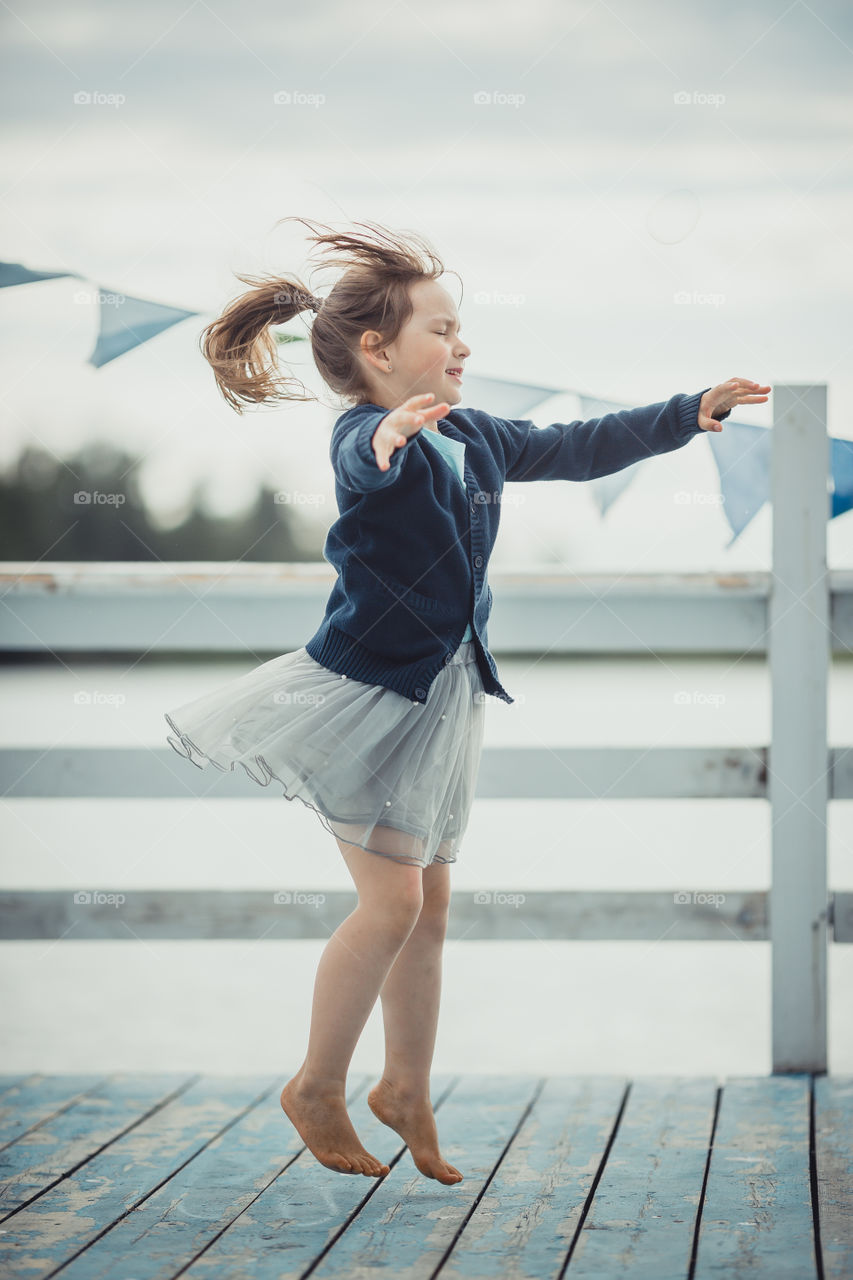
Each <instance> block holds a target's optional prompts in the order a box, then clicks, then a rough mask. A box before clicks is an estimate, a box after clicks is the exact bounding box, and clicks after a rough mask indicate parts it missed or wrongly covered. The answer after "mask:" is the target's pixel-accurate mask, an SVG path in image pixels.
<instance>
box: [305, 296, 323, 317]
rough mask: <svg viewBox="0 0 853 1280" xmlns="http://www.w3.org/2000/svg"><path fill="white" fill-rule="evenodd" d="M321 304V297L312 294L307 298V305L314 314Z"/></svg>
mask: <svg viewBox="0 0 853 1280" xmlns="http://www.w3.org/2000/svg"><path fill="white" fill-rule="evenodd" d="M322 305H323V299H322V298H315V297H313V296H312V297H311V298H309V299H308V306H309V307H310V308H311V310H312V311H313V312H314V314H315V315H316V314H317V312H318V311H319V310H320V308H321V307H322Z"/></svg>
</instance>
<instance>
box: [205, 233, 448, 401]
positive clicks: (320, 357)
mask: <svg viewBox="0 0 853 1280" xmlns="http://www.w3.org/2000/svg"><path fill="white" fill-rule="evenodd" d="M280 221H281V222H288V221H295V222H301V223H304V225H305V226H307V227H309V228H311V229H313V228H314V227H316V226H319V227H322V226H323V224H322V223H311V222H309V220H308V219H306V218H292V219H291V218H282V219H280ZM354 225H355V226H356V227H364V228H366V232H367V234H359V233H351V232H336V231H333V230H331V228H329V227H325V229H324V230H322V231H319V232H315V233H314V234H313V235H312V236H311V237H310V238H311V239H312V240H314V241H315V243H316V244H318V245H320V246H323V249H324V252H326V253H327V256H326V259H325V264H324V265H336V266H343V267H344V268H345V270H344V273H343V275H342V276H341V277H340V279H339V280H338V281H337V282H336V283H335V285H334V286H333V288H332V290H331V292H330V293H329V296H328V297H327V298H326V299H325V300H322V299H320V298H315V296H314V294H313V293H312V292H311V290H310V289H309V288H307V287H306V286H305V285H304V284H303V283H302V282H301V281H300V280H299V279H297V278H296V277H287V276H258V277H253V276H244V275H240V274H239V273H237V272H235V275H237V279H238V280H242V281H243V283H244V284H248V285H251V286H252V287H251V289H250V290H249V292H248V293H243V294H240V296H239V297H237V298H235V299H234V300H233V301H232V302H231V303H229V305H228V306H227V307H226V309H225V310H224V311H223V313H222V315H221V316H219V317H218V319H216V320H214V321H212V323H211V324H209V325H207V326H206V328H205V329H204V330H203V331H202V334H201V350H202V353H203V355H204V357H205V359H206V360H207V361H208V362H209V364H210V365H211V367H212V369H213V373H214V376H215V378H216V382H217V385H218V387H219V390H220V391H221V392H222V395H223V396H224V397H225V399H226V400H227V402H228V403H229V404H230V405H231V407H232V408H233V409H235V410H236V411H237V412H238V413H242V412H243V408H242V405H243V403H246V404H263V403H266V402H271V401H275V400H316V399H317V397H316V396H312V395H300V394H298V392H296V391H294V390H292V389H291V388H292V387H293V386H294V385H295V384H296V381H297V380H296V379H295V378H292V377H286V376H282V375H281V371H280V370H279V368H278V363H277V359H276V352H277V348H278V343H277V342H276V340H275V338H274V336H273V335H272V334H271V333H270V325H278V324H285V323H286V321H288V320H290V319H292V318H293V316H295V315H298V314H299V313H300V312H302V311H305V310H308V309H311V310H313V311H315V312H316V315H315V318H314V323H313V325H312V326H311V352H312V354H313V356H314V361H315V363H316V365H317V368H318V370H319V372H320V375H321V377H322V378H323V381H324V382H325V383H326V384H327V385H328V386H329V387H330V388H331V390H332V391H334V392H336V393H337V394H338V395H339V396H340V397H341V398H342V400H343V401H344V402H345V403H349V404H350V405H354V404H360V403H367V402H369V401H370V398H371V391H370V389H369V388H368V386H367V384H366V382H365V378H364V374H363V371H362V368H361V365H360V363H359V360H358V354H359V352H360V350H361V336H362V334H363V333H364V332H365V331H366V330H368V329H375V330H377V332H379V333H380V334H382V341H381V343H379V344H377V345H379V346H384V345H385V344H386V343H390V342H393V341H394V339H395V338H396V337H397V335H398V334H399V332H400V330H401V329H402V327H403V325H404V324H405V323H406V321H407V320H408V319H409V318H410V316H411V315H412V312H413V310H414V308H413V306H412V301H411V298H410V296H409V286H410V285H411V284H413V283H414V282H415V281H417V280H435V279H437V278H438V277H439V276H440V275H442V274H443V272H444V269H445V268H444V264H443V263H442V261H441V259H440V258H439V256H438V254H437V253H436V252H435V250H434V249H433V248H432V246H431V245H430V244H429V243H428V241H426V240H425V239H424V238H423V237H422V236H419V235H417V234H416V233H415V232H409V233H408V234H404V233H397V234H394V233H393V232H390V231H388V230H387V229H385V228H383V227H380V226H378V225H377V224H376V223H368V222H357V223H355V224H354ZM453 274H456V273H455V272H454V273H453Z"/></svg>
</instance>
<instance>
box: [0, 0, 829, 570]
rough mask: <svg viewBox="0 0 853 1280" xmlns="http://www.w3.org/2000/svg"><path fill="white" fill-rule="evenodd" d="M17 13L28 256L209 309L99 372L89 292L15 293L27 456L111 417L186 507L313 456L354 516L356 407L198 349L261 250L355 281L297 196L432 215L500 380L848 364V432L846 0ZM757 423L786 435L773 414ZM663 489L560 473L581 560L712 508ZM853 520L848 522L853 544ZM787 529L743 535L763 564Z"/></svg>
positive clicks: (8, 180)
mask: <svg viewBox="0 0 853 1280" xmlns="http://www.w3.org/2000/svg"><path fill="white" fill-rule="evenodd" d="M2 23H3V45H4V49H5V55H4V59H5V67H4V74H3V78H2V82H0V94H1V95H2V101H3V106H4V115H5V123H6V127H5V129H4V131H3V135H2V140H0V156H2V161H3V165H2V168H3V174H4V179H3V191H2V202H0V217H2V220H3V241H4V248H3V252H2V257H3V258H5V259H6V260H10V261H18V262H23V263H24V264H25V265H27V266H28V267H31V268H34V269H38V270H51V269H56V270H67V271H74V272H79V273H81V274H82V275H84V276H85V277H86V278H87V279H88V280H90V281H92V282H95V283H98V284H100V285H101V286H102V287H104V288H106V289H110V290H115V291H119V292H126V293H129V294H135V295H138V296H141V297H150V298H153V299H157V300H160V301H163V302H166V303H169V304H173V305H176V306H182V307H187V308H191V309H197V310H199V311H201V312H202V313H203V315H202V316H200V317H198V318H193V319H191V320H189V321H187V322H185V323H184V324H181V325H179V326H177V327H176V328H175V329H173V330H171V331H170V332H168V333H166V334H163V335H161V336H160V337H159V338H157V339H155V340H153V341H152V342H149V343H147V344H145V345H144V346H143V347H141V348H139V349H138V350H136V351H134V352H131V353H128V354H127V355H125V356H122V357H120V358H119V359H117V360H115V361H114V362H112V363H111V364H110V365H107V366H105V367H104V368H103V369H100V370H95V369H93V368H92V367H91V366H89V365H87V364H86V359H87V356H88V354H89V353H90V351H91V348H92V345H93V342H94V338H95V332H96V317H95V312H94V308H93V307H92V305H91V304H86V303H85V302H79V301H77V300H76V299H77V295H78V293H79V289H80V282H79V281H57V282H51V283H44V284H39V285H36V286H26V287H22V288H17V289H8V290H4V291H2V294H0V325H2V338H3V351H4V360H3V383H4V392H3V401H2V405H3V410H2V411H3V438H4V443H3V451H2V458H3V460H7V459H8V458H9V457H10V456H12V455H13V454H14V452H15V451H16V450H17V448H18V447H20V444H21V443H22V442H23V441H26V440H33V441H41V442H42V443H43V444H45V445H46V446H48V447H50V448H52V449H53V450H55V451H56V452H57V453H58V454H60V455H66V454H67V453H68V452H69V451H70V450H71V449H72V448H73V447H74V446H75V445H77V444H78V443H79V442H80V441H81V440H83V439H86V438H88V437H90V436H91V435H93V434H96V435H101V436H105V437H108V438H114V439H116V440H118V441H120V442H121V443H123V444H126V445H127V446H129V447H132V448H137V449H139V450H140V451H142V452H145V453H146V457H147V463H146V491H147V492H149V494H150V496H151V499H152V501H153V502H154V503H155V504H156V505H157V506H158V507H159V508H160V509H161V510H162V511H163V512H167V513H168V512H171V513H172V514H173V515H174V514H175V513H177V511H178V510H179V508H180V505H181V502H182V501H184V500H185V497H186V494H187V492H188V489H189V486H190V485H191V484H192V482H193V480H194V479H196V478H198V477H199V476H209V477H210V482H211V502H212V503H213V504H218V505H219V507H220V508H221V509H227V508H229V507H235V506H239V505H240V503H241V502H242V501H244V500H245V498H246V496H247V494H248V493H249V492H250V490H251V486H252V485H253V483H254V481H255V478H256V477H257V476H258V475H272V476H274V477H276V478H277V479H278V480H279V482H281V483H283V477H284V476H285V475H286V476H287V478H288V480H289V482H290V483H294V476H298V483H300V484H303V485H304V486H305V487H306V488H309V489H310V488H312V487H313V488H314V489H316V490H318V491H319V492H322V493H323V494H324V495H325V496H324V502H325V503H326V508H327V509H326V510H325V511H324V510H323V508H322V505H320V506H319V508H318V510H317V513H316V519H317V520H318V521H319V522H320V523H321V524H322V523H323V522H325V523H326V524H328V523H329V521H330V520H331V519H332V518H334V512H333V511H329V510H328V502H329V497H330V495H331V493H332V490H331V488H330V476H329V464H328V455H327V447H328V428H329V426H330V425H331V423H332V422H333V421H334V418H335V416H336V415H335V413H334V412H333V411H332V410H331V409H330V408H329V407H323V406H321V407H319V408H317V407H303V406H298V407H295V408H289V409H284V410H276V411H273V412H270V411H264V412H263V413H261V414H254V415H253V414H251V413H247V414H246V415H245V416H244V417H242V418H240V417H238V416H237V415H236V414H234V413H233V412H232V411H231V410H230V409H228V407H227V406H226V405H224V403H223V402H222V401H221V400H220V398H219V397H218V394H217V392H216V390H215V386H214V384H213V379H212V375H211V374H210V371H209V369H208V368H207V366H206V364H205V363H204V361H203V360H202V358H201V356H200V355H199V352H198V346H197V343H198V331H199V329H200V327H201V325H202V324H203V323H204V322H206V320H207V319H208V318H209V315H210V314H214V313H216V312H217V311H218V309H219V308H220V307H221V306H222V305H223V304H224V302H225V301H227V300H228V299H229V298H230V297H232V296H233V295H234V293H235V292H237V291H239V290H240V289H241V288H242V285H241V284H240V282H239V281H237V280H236V279H235V277H234V274H233V273H234V272H235V271H241V272H256V271H269V270H282V271H284V272H292V271H295V272H297V273H298V274H300V275H302V276H303V278H307V279H308V281H309V283H311V284H312V285H313V286H314V288H315V290H316V291H317V292H320V293H322V292H324V291H326V290H327V289H328V287H329V286H330V285H331V282H332V279H333V277H332V276H330V275H329V274H328V273H324V272H320V271H314V273H313V274H311V266H312V262H315V261H316V259H315V258H311V257H309V250H310V245H309V242H308V241H307V240H306V239H305V234H304V230H303V229H302V228H300V227H299V226H298V224H289V225H285V226H283V227H281V226H279V227H276V226H275V222H276V220H277V219H279V218H281V217H283V216H285V215H288V214H298V215H302V216H306V217H309V218H317V219H319V220H321V221H325V222H332V223H333V224H335V225H336V226H339V227H343V226H345V225H347V224H348V223H350V222H352V221H356V220H361V219H367V220H372V221H377V222H381V223H384V224H386V225H388V226H390V227H392V228H397V229H416V230H418V231H419V232H421V233H422V234H424V235H426V236H427V237H428V238H429V239H430V240H431V241H432V243H433V244H434V245H435V246H436V248H437V249H438V251H439V252H440V254H441V255H442V257H443V259H444V261H445V264H446V266H447V267H448V269H452V270H454V271H457V272H458V273H459V274H460V276H461V277H462V280H463V283H464V292H462V291H461V290H460V288H459V284H458V281H457V280H456V277H455V276H452V275H451V276H449V277H448V278H447V279H446V281H445V283H446V284H447V286H448V288H449V289H450V291H451V293H453V295H454V297H455V298H456V299H457V302H458V304H459V306H460V314H461V317H462V333H463V336H464V337H465V338H466V340H467V342H468V343H469V345H470V346H471V348H472V356H471V358H470V360H469V362H468V363H469V368H470V369H471V370H472V371H473V372H478V373H482V374H485V375H488V374H494V375H497V376H501V377H508V378H517V379H518V380H520V381H535V382H542V383H545V384H548V385H555V386H558V387H565V388H567V389H579V390H582V391H585V392H588V393H590V394H595V395H600V396H603V397H612V398H614V399H617V400H622V401H624V402H626V403H631V404H644V403H649V402H651V401H655V400H662V399H665V398H667V397H668V396H669V395H671V394H673V393H674V392H676V391H685V392H693V391H697V390H701V389H702V388H704V387H706V386H710V385H713V384H714V383H716V382H720V381H723V380H724V379H725V378H727V377H730V376H732V375H734V374H737V375H741V376H744V377H749V378H755V379H757V380H760V381H761V382H769V383H771V384H779V383H784V382H791V383H810V382H823V383H826V384H827V385H828V389H829V393H828V394H829V426H830V430H831V431H832V433H833V434H834V435H840V436H846V437H850V438H853V373H851V360H853V324H851V318H853V316H852V315H851V313H853V307H851V297H853V288H852V287H851V286H853V231H851V228H853V200H851V168H853V138H851V121H853V109H851V108H853V103H851V92H850V86H851V84H853V13H851V10H850V7H849V6H847V5H844V4H843V3H818V4H806V3H802V0H795V3H793V4H790V5H788V6H786V5H785V4H784V2H782V3H779V4H770V3H758V4H753V5H751V6H750V7H749V8H744V7H743V6H735V5H733V4H719V3H718V4H713V5H712V4H710V3H708V4H706V5H705V6H701V7H700V6H692V7H683V8H680V7H679V8H677V7H673V6H672V5H668V4H667V5H665V4H663V3H652V2H649V0H639V2H638V3H633V4H627V3H625V0H613V2H611V0H607V2H606V3H605V2H604V0H588V2H580V3H572V0H560V2H556V0H555V2H554V3H549V2H547V0H528V3H526V4H524V5H522V6H519V5H517V4H515V3H512V4H509V3H494V2H492V3H483V4H476V3H474V4H472V3H469V4H466V5H464V6H463V5H459V4H448V3H445V2H444V0H433V3H432V4H430V5H429V6H428V7H425V6H423V5H420V4H416V3H415V2H414V0H411V2H405V0H395V2H392V3H387V4H386V3H383V2H382V0H379V2H378V3H376V4H365V3H359V2H358V0H342V2H341V3H327V2H325V3H324V2H323V0H319V2H318V3H315V4H304V3H303V4H299V5H296V4H292V3H275V4H272V3H269V2H268V0H257V2H256V3H254V4H252V5H245V4H235V3H221V2H217V3H206V2H205V0H194V2H192V3H188V4H184V3H177V4H166V3H158V0H153V2H150V3H147V4H146V5H145V6H142V5H138V4H130V3H127V2H126V0H118V2H113V3H109V4H108V3H93V4H80V3H71V4H68V3H57V2H51V3H45V2H43V0H28V3H27V4H26V5H23V4H21V3H20V2H19V0H11V2H10V3H5V4H4V5H3V7H2ZM79 95H84V97H85V96H88V99H89V100H88V101H86V100H83V101H81V100H80V97H79ZM75 97H76V98H77V100H75ZM288 99H289V100H288ZM685 298H686V299H687V301H684V299H685ZM303 359H304V361H305V363H304V364H303V365H302V366H301V367H300V368H299V370H298V372H299V373H300V375H301V376H303V377H304V379H305V381H306V385H308V386H309V388H310V389H311V390H313V391H316V392H318V393H320V394H321V395H324V396H325V397H326V400H327V401H328V393H327V392H325V391H324V389H323V386H322V384H321V383H320V381H319V379H318V378H317V376H316V373H315V371H314V370H313V366H312V365H311V363H310V359H309V357H308V355H307V353H306V354H305V356H304V357H303ZM464 403H465V401H464V400H463V404H464ZM533 416H536V418H537V421H538V420H539V419H538V416H537V415H533ZM740 417H741V419H742V420H743V421H750V422H756V423H766V424H769V423H770V422H771V421H772V412H771V405H769V404H768V405H767V406H761V407H757V408H753V409H750V410H742V411H740ZM707 448H708V445H707V442H706V441H704V440H700V441H697V442H695V443H691V445H689V446H688V447H687V449H686V450H684V451H683V454H684V455H685V456H684V457H681V456H680V457H679V467H680V468H682V467H686V468H687V470H686V472H685V475H686V478H687V483H689V482H690V477H691V475H692V476H693V479H694V480H696V481H697V482H698V483H704V484H705V485H706V486H712V484H713V473H712V471H711V470H710V469H709V466H708V464H709V461H710V460H709V459H708V457H707ZM688 453H689V455H690V456H689V458H688V457H686V455H687V454H688ZM657 461H659V460H655V462H656V463H657ZM691 466H692V467H694V468H695V473H693V472H691V471H690V467H691ZM679 474H681V472H680V473H679ZM636 487H637V492H636V493H634V488H635V486H632V490H631V491H630V492H629V493H628V494H626V495H624V497H623V498H620V499H619V501H618V503H617V504H616V506H615V507H614V508H613V512H612V514H611V515H610V516H608V517H607V520H605V522H603V523H602V522H600V521H599V520H598V517H597V516H596V514H595V509H594V506H593V505H592V503H591V502H590V501H588V500H587V496H586V495H581V494H579V493H578V490H576V489H574V488H572V489H571V490H567V489H566V488H565V486H538V488H539V489H540V490H541V489H549V488H550V489H552V490H553V492H549V493H548V494H547V501H546V502H545V503H544V504H543V509H542V510H541V511H537V518H538V519H541V520H543V521H545V522H546V524H545V525H543V526H542V530H543V531H544V532H545V533H546V534H547V531H548V529H552V530H553V536H552V537H551V548H552V549H551V551H549V554H554V555H559V554H563V553H564V554H565V555H566V557H567V558H568V559H570V560H571V561H572V562H573V563H574V562H576V561H578V558H579V557H580V558H581V559H582V561H583V563H584V564H586V563H587V561H586V559H584V558H583V552H584V547H585V546H586V547H587V548H588V547H589V546H591V545H592V544H593V543H595V544H596V545H598V544H599V543H600V544H601V545H603V544H604V541H606V538H605V530H606V526H607V522H608V521H610V520H611V519H616V517H617V511H619V508H620V504H621V511H620V512H619V520H618V521H617V523H616V524H614V525H613V531H612V536H614V537H615V533H616V530H618V528H619V522H620V521H624V522H625V531H626V532H627V534H628V535H629V536H630V530H631V518H632V517H631V513H632V510H633V512H634V517H635V518H636V519H638V520H639V519H642V522H643V525H644V528H645V527H646V526H648V536H649V538H650V539H652V540H655V539H656V540H657V542H660V540H661V530H663V531H664V532H665V531H666V529H667V527H668V522H670V521H672V522H678V521H681V520H683V512H680V513H679V512H676V513H674V514H673V513H672V512H671V511H669V512H667V513H664V515H663V516H662V522H657V521H656V518H650V516H649V509H650V504H649V502H648V501H646V503H645V507H644V512H645V514H644V515H643V516H642V517H640V515H639V511H640V507H639V506H638V505H637V504H641V503H642V495H641V493H640V487H639V486H636ZM579 488H580V486H579V487H578V489H579ZM567 492H571V493H572V498H573V506H572V511H571V513H567V512H566V511H565V507H566V494H567ZM576 495H577V496H576ZM632 503H633V504H634V507H633V508H632V506H631V504H632ZM537 506H538V504H537ZM653 506H654V504H653V503H652V504H651V507H653ZM566 515H568V516H569V518H568V519H565V518H563V517H565V516H566ZM531 518H532V513H531ZM851 519H853V513H851V514H848V515H847V516H845V517H842V518H841V519H840V520H837V521H833V522H832V524H831V526H830V535H831V546H832V539H835V540H836V541H837V546H838V554H835V555H834V557H833V556H831V563H832V562H833V559H834V561H835V562H841V560H842V559H843V560H844V562H845V563H851V564H853V539H851V537H850V534H848V533H847V532H846V528H845V529H842V527H841V526H843V525H845V522H850V521H851ZM506 524H509V525H510V528H509V532H508V533H507V542H508V544H511V545H512V546H513V548H514V549H515V550H517V552H518V554H519V555H522V554H523V550H524V546H525V543H524V538H523V536H522V533H521V528H522V526H521V522H520V520H518V521H517V523H516V525H515V526H514V527H513V526H512V522H511V521H508V522H506V523H505V525H504V526H502V534H503V530H504V528H505V527H506ZM525 527H527V526H526V525H525ZM672 527H673V529H676V528H681V527H682V526H681V525H679V524H678V523H673V524H672ZM768 528H769V526H768V525H767V522H766V521H765V522H764V529H763V532H762V531H761V528H760V527H759V522H756V529H755V530H754V531H753V533H752V543H751V544H750V542H749V535H747V538H746V540H745V542H744V544H743V546H742V547H741V548H740V549H739V550H738V552H737V554H739V555H742V556H743V555H745V556H746V559H747V561H748V560H749V557H750V555H751V556H753V557H754V558H755V560H756V562H760V561H761V560H762V557H763V556H764V554H765V552H766V549H767V536H766V535H767V531H768ZM606 537H607V538H611V533H607V535H606ZM622 537H623V539H624V537H625V532H624V531H623V534H622ZM561 538H562V539H564V540H563V541H561ZM727 540H728V532H727V527H726V526H725V525H724V522H723V521H722V519H721V517H720V514H719V512H718V511H717V512H715V511H713V510H704V511H699V510H697V512H696V540H695V543H694V545H693V547H692V549H691V548H687V549H685V548H684V547H683V546H682V547H680V548H679V554H680V555H682V556H684V557H686V559H684V560H683V561H679V563H684V564H685V565H686V566H688V567H689V566H690V565H692V564H694V563H695V567H705V566H706V564H707V563H709V562H711V561H714V562H717V563H720V564H732V563H733V562H735V561H736V556H735V553H729V556H728V558H726V556H725V555H723V554H722V553H720V554H717V552H718V550H719V548H720V547H722V546H723V545H724V543H725V542H726V541H727ZM649 546H651V542H650V543H649ZM664 546H666V539H665V538H664ZM848 546H850V548H851V554H850V557H849V559H848V558H847V552H846V548H847V547H848ZM842 547H843V548H845V550H844V551H843V552H842V550H841V548H842ZM561 549H562V550H561ZM691 551H692V554H693V555H694V560H690V558H689V555H690V553H691ZM539 552H541V546H540V547H539V548H538V552H537V554H538V553H539ZM614 554H615V555H617V556H618V554H619V552H618V539H617V548H616V550H615V551H614ZM715 556H716V560H715ZM697 557H698V558H697ZM661 563H663V562H662V561H661ZM667 563H668V562H667ZM657 566H658V560H657V559H656V558H655V557H652V559H651V560H650V561H649V562H648V564H647V565H646V566H645V567H652V568H655V567H657Z"/></svg>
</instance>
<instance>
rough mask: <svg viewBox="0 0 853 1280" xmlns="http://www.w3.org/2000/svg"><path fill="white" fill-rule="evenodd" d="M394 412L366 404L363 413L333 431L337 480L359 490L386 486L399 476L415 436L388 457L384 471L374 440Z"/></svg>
mask: <svg viewBox="0 0 853 1280" xmlns="http://www.w3.org/2000/svg"><path fill="white" fill-rule="evenodd" d="M390 412H391V410H390V409H382V408H377V407H376V406H375V405H368V406H365V408H364V411H363V413H359V414H352V415H350V417H349V418H348V420H347V423H346V425H345V427H344V428H343V430H341V431H340V432H335V433H333V434H332V442H331V445H330V446H329V456H330V457H331V460H332V470H333V471H334V473H335V479H336V480H338V481H339V483H340V484H342V485H343V487H344V488H345V489H353V490H354V491H355V492H356V493H367V492H368V491H369V490H372V489H384V488H386V487H387V486H388V485H389V484H393V483H394V481H395V480H396V479H397V477H398V476H399V474H400V469H401V468H402V466H403V463H404V462H405V459H406V455H407V453H408V445H409V444H410V443H411V441H412V439H413V438H414V437H413V436H410V437H409V439H408V440H407V441H406V444H405V445H400V446H399V447H398V448H396V449H395V450H394V452H393V453H392V454H391V457H390V458H389V459H388V470H387V471H381V470H380V468H379V463H378V462H377V460H376V454H375V453H374V452H373V446H372V445H371V443H370V442H371V440H372V439H373V435H374V432H375V431H376V428H377V427H378V426H379V424H380V422H381V421H382V419H383V418H387V417H388V414H389V413H390Z"/></svg>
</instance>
